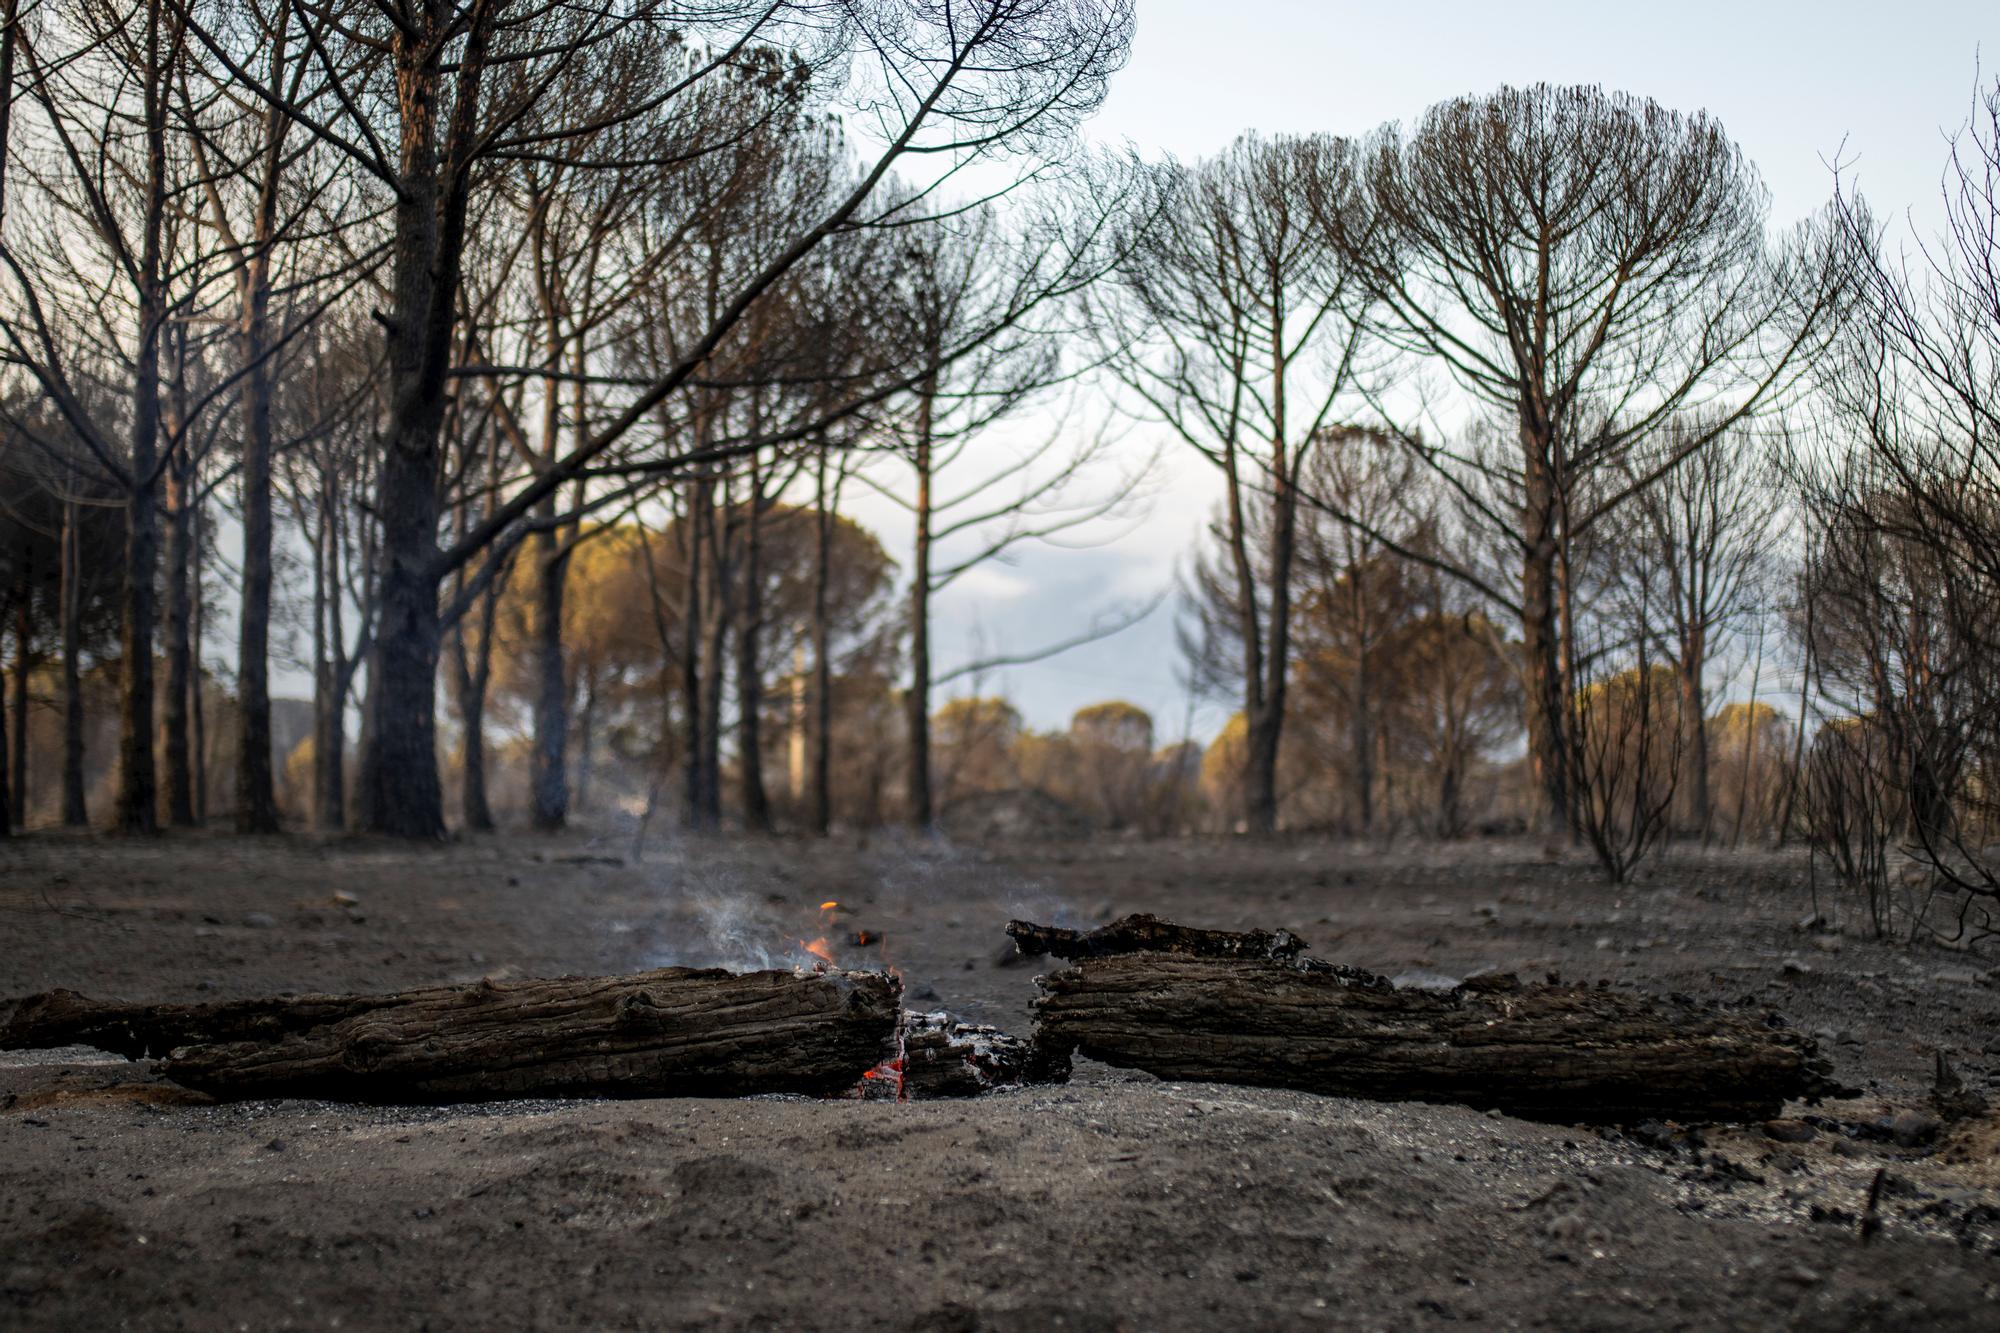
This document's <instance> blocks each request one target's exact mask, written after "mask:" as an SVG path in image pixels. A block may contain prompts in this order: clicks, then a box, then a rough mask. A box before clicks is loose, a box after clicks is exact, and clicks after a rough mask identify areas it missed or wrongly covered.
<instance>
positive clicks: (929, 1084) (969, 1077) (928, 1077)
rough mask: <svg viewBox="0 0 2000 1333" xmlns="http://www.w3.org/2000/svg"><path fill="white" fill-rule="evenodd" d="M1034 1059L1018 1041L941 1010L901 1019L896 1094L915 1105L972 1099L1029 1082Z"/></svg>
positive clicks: (1028, 1047)
mask: <svg viewBox="0 0 2000 1333" xmlns="http://www.w3.org/2000/svg"><path fill="white" fill-rule="evenodd" d="M1035 1054H1036V1053H1035V1050H1034V1048H1033V1046H1032V1045H1031V1044H1030V1043H1029V1042H1027V1041H1026V1040H1024V1039H1022V1038H1020V1037H1010V1036H1008V1035H1007V1034H1006V1033H1004V1032H1002V1031H1001V1030H1000V1029H999V1028H995V1027H987V1026H985V1025H984V1024H973V1023H961V1022H959V1021H957V1020H956V1019H954V1018H952V1017H951V1015H949V1014H947V1013H944V1012H943V1011H942V1010H940V1011H938V1012H935V1013H928V1014H915V1013H908V1014H904V1015H903V1069H902V1080H901V1082H902V1092H903V1094H904V1095H906V1096H908V1097H910V1098H912V1099H916V1100H926V1099H929V1098H933V1097H977V1096H978V1095H979V1094H980V1093H982V1092H990V1091H992V1090H993V1089H994V1088H1001V1087H1009V1086H1012V1085H1014V1084H1018V1083H1022V1082H1026V1081H1028V1080H1030V1079H1031V1078H1032V1077H1033V1075H1034V1072H1035V1066H1034V1061H1035Z"/></svg>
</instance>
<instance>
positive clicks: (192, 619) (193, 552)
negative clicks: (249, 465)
mask: <svg viewBox="0 0 2000 1333" xmlns="http://www.w3.org/2000/svg"><path fill="white" fill-rule="evenodd" d="M204 540H206V538H205V536H204V534H203V533H202V505H201V490H200V487H199V486H197V487H196V488H195V493H194V506H193V508H192V509H190V510H189V512H188V561H189V564H188V661H189V662H190V663H191V664H192V665H193V668H194V684H193V688H192V689H190V690H189V691H188V746H189V748H190V749H191V750H192V751H193V753H194V818H195V822H196V823H197V824H206V823H207V822H208V777H209V772H208V769H209V764H208V761H209V753H208V703H207V698H206V695H205V693H204V689H203V686H204V684H205V682H204V680H203V678H202V670H201V632H202V624H203V618H204V613H205V612H206V610H207V602H206V600H205V595H204V592H203V588H202V579H201V575H202V568H201V567H202V549H203V547H202V543H203V541H204Z"/></svg>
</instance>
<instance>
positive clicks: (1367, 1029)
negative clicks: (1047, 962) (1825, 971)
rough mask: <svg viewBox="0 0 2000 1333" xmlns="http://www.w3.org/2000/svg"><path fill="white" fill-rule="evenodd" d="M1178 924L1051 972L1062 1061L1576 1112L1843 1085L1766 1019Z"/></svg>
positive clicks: (1614, 1113) (1641, 1109)
mask: <svg viewBox="0 0 2000 1333" xmlns="http://www.w3.org/2000/svg"><path fill="white" fill-rule="evenodd" d="M1018 924H1019V923H1017V925H1018ZM1132 924H1133V923H1131V922H1124V923H1119V925H1120V926H1130V925H1132ZM1029 929H1030V930H1039V929H1040V928H1036V927H1030V928H1029ZM1107 929H1108V930H1115V929H1117V928H1116V927H1113V928H1107ZM1172 930H1173V928H1172V927H1171V926H1169V925H1168V924H1167V923H1158V922H1155V923H1150V927H1149V930H1148V931H1145V932H1141V934H1142V936H1151V937H1152V939H1151V941H1148V940H1147V939H1144V938H1142V939H1141V940H1140V941H1139V942H1138V944H1137V946H1136V947H1139V948H1144V949H1148V950H1149V951H1147V952H1126V951H1122V948H1123V946H1122V945H1121V943H1120V942H1119V941H1116V940H1107V941H1101V942H1100V943H1101V945H1102V949H1101V951H1100V952H1099V953H1098V954H1096V955H1095V956H1085V957H1084V959H1083V961H1082V962H1080V963H1079V964H1078V965H1077V966H1076V967H1073V968H1069V969H1067V970H1065V971H1061V972H1057V973H1055V974H1054V975H1052V976H1048V977H1044V978H1042V979H1041V985H1042V989H1043V994H1042V997H1041V998H1040V999H1039V1000H1037V1001H1036V1005H1035V1007H1036V1027H1035V1042H1036V1045H1037V1046H1038V1047H1039V1048H1040V1050H1041V1055H1042V1058H1043V1060H1044V1061H1045V1062H1047V1064H1048V1065H1049V1066H1050V1067H1051V1068H1052V1069H1056V1070H1059V1069H1060V1068H1061V1067H1062V1065H1063V1064H1064V1063H1065V1062H1066V1060H1067V1059H1068V1057H1069V1055H1070V1054H1071V1053H1072V1052H1077V1053H1081V1054H1083V1055H1085V1056H1087V1057H1089V1058H1091V1059H1094V1060H1101V1061H1104V1062H1105V1063H1107V1064H1112V1065H1120V1066H1125V1067H1131V1068H1138V1069H1144V1070H1146V1071H1148V1072H1150V1073H1153V1074H1156V1075H1158V1076H1159V1077H1161V1078H1166V1079H1176V1080H1186V1081H1193V1082H1223V1083H1242V1084H1249V1085H1254V1086H1265V1087H1283V1088H1297V1089H1300V1090H1303V1091H1308V1092H1315V1093H1321V1094H1327V1095H1333V1096H1344V1097H1366V1098H1370V1099H1373V1100H1379V1101H1425V1102H1443V1103H1455V1104H1460V1105H1466V1106H1471V1107H1475V1108H1481V1109H1488V1108H1490V1109H1498V1110H1501V1111H1505V1112H1507V1113H1509V1114H1512V1115H1519V1116H1523V1117H1527V1118H1530V1119H1539V1120H1551V1121H1558V1122H1563V1123H1609V1124H1617V1123H1627V1122H1632V1121H1638V1120H1646V1119H1654V1118H1662V1119H1677V1120H1750V1119H1763V1118H1768V1117H1770V1116H1774V1115H1776V1114H1777V1113H1778V1112H1779V1110H1780V1109H1781V1108H1782V1107H1783V1105H1784V1103H1785V1102H1786V1101H1787V1100H1788V1099H1792V1098H1814V1097H1819V1096H1824V1095H1834V1094H1836V1093H1838V1092H1840V1091H1841V1090H1840V1089H1839V1088H1838V1087H1837V1086H1836V1085H1835V1084H1834V1083H1833V1082H1832V1081H1831V1079H1830V1078H1829V1075H1830V1073H1831V1067H1830V1066H1829V1065H1828V1063H1827V1062H1826V1061H1825V1060H1823V1059H1822V1058H1820V1055H1819V1052H1818V1048H1817V1047H1816V1045H1815V1044H1814V1043H1813V1041H1812V1039H1811V1038H1809V1037H1805V1036H1802V1035H1801V1034H1799V1033H1796V1032H1793V1031H1790V1030H1789V1029H1786V1028H1784V1027H1782V1026H1780V1025H1776V1024H1774V1023H1771V1022H1767V1021H1765V1020H1764V1019H1763V1018H1762V1017H1758V1016H1751V1015H1745V1014H1735V1013H1729V1012H1725V1011H1722V1010H1719V1009H1715V1008H1701V1007H1698V1006H1696V1005H1695V1004H1694V1003H1693V1002H1691V1001H1684V1000H1679V999H1673V1000H1658V999H1652V998H1648V997H1646V996H1642V995H1635V994H1630V993H1627V992H1623V991H1612V990H1608V989H1604V988H1601V987H1598V988H1593V987H1588V986H1566V985H1558V984H1554V983H1550V984H1547V985H1523V984H1521V983H1520V982H1518V981H1517V980H1515V978H1513V977H1511V976H1490V977H1482V978H1476V979H1474V980H1471V981H1467V982H1465V983H1463V984H1461V985H1459V986H1457V987H1455V988H1452V989H1450V990H1420V989H1400V990H1399V989H1397V988H1396V987H1395V986H1394V985H1392V984H1391V983H1390V982H1389V981H1387V980H1386V979H1384V978H1382V977H1378V976H1374V975H1372V974H1370V973H1367V972H1361V971H1357V970H1355V969H1352V968H1343V967H1334V966H1331V965H1329V964H1326V963H1322V962H1318V961H1317V960H1312V959H1300V958H1289V957H1272V958H1262V957H1256V956H1254V954H1255V950H1254V948H1250V947H1245V949H1244V951H1243V953H1242V954H1240V955H1238V956H1233V957H1232V956H1221V957H1216V956H1202V951H1201V950H1200V949H1198V948H1193V947H1188V948H1183V949H1181V950H1179V951H1176V952H1160V951H1157V947H1158V937H1159V936H1160V935H1161V934H1162V933H1163V932H1171V931H1172ZM1105 933H1106V932H1096V934H1097V935H1099V936H1103V935H1104V934H1105ZM1202 933H1203V934H1213V933H1214V932H1202ZM1017 937H1018V936H1017ZM1244 938H1252V939H1254V938H1255V937H1244ZM1089 939H1090V937H1088V936H1086V937H1083V940H1084V941H1088V940H1089ZM1167 943H1169V944H1172V943H1173V941H1172V939H1171V938H1169V939H1168V941H1167ZM1296 943H1297V941H1296V940H1295V939H1289V938H1288V939H1287V941H1286V947H1288V948H1289V947H1292V946H1293V945H1295V944H1296Z"/></svg>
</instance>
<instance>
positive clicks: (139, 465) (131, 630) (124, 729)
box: [118, 295, 160, 833]
mask: <svg viewBox="0 0 2000 1333" xmlns="http://www.w3.org/2000/svg"><path fill="white" fill-rule="evenodd" d="M159 316H160V305H159V302H158V299H157V295H156V296H155V298H154V299H153V300H151V301H148V302H146V306H145V309H144V310H142V313H141V315H140V323H141V326H142V328H143V329H145V332H144V334H143V335H142V338H141V347H140V352H139V357H138V365H137V368H136V374H135V379H136V382H137V389H136V391H135V392H134V394H133V396H132V397H133V404H132V474H133V481H132V484H131V486H130V488H129V489H128V490H127V492H126V496H125V606H124V614H123V616H122V617H121V620H120V625H119V650H120V653H121V655H122V657H123V668H122V670H121V671H120V673H119V696H118V705H119V709H118V711H119V717H118V721H119V737H118V756H119V759H118V829H119V831H120V832H124V833H156V832H158V831H159V827H160V812H159V787H158V781H157V778H156V770H155V768H154V766H153V578H154V576H155V575H156V574H157V573H158V566H159V520H158V515H157V513H156V512H155V505H154V492H155V487H156V486H157V478H156V477H155V476H154V466H155V464H156V463H157V461H158V459H157V456H156V454H155V452H154V446H155V432H156V431H157V429H158V426H159V406H160V398H159V348H158V346H157V332H158V319H159Z"/></svg>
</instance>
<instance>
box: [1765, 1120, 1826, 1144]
mask: <svg viewBox="0 0 2000 1333" xmlns="http://www.w3.org/2000/svg"><path fill="white" fill-rule="evenodd" d="M1764 1137H1765V1138H1767V1139H1775V1140H1777V1141H1778V1142H1779V1143H1810V1142H1812V1141H1813V1140H1814V1139H1816V1138H1818V1137H1819V1131H1818V1130H1816V1129H1814V1128H1813V1127H1812V1126H1811V1125H1808V1124H1807V1123H1806V1122H1805V1121H1803V1120H1766V1121H1765V1122H1764Z"/></svg>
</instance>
